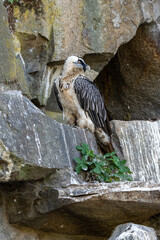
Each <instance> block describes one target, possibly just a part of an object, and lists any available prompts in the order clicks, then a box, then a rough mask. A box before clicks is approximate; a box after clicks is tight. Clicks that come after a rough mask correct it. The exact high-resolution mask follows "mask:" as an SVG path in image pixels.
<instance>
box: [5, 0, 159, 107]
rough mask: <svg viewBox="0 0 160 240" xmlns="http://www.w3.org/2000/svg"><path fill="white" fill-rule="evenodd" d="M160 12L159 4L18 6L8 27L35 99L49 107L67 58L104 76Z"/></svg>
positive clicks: (100, 0) (43, 1) (43, 0)
mask: <svg viewBox="0 0 160 240" xmlns="http://www.w3.org/2000/svg"><path fill="white" fill-rule="evenodd" d="M71 5H72V8H71V7H70V6H71ZM159 9H160V4H159V1H158V0H156V1H144V0H141V1H139V0H134V1H132V0H127V1H126V0H125V1H117V0H113V1H112V2H106V1H104V0H96V1H92V0H89V1H88V0H87V1H86V0H83V1H80V2H79V1H78V2H74V3H73V1H72V0H68V1H64V0H60V1H57V0H54V1H49V0H38V1H36V2H35V1H29V0H25V1H24V0H21V1H19V2H15V3H14V4H13V5H12V6H10V7H8V12H9V13H10V14H9V22H10V27H11V28H12V30H13V31H14V35H15V36H16V37H15V45H16V46H19V47H18V48H16V53H17V54H21V57H22V59H23V63H24V68H25V74H26V78H27V82H28V84H29V89H30V94H31V98H32V99H36V101H37V104H40V105H46V103H47V99H48V98H49V96H50V94H51V88H52V85H53V80H54V77H55V76H56V75H57V73H58V72H59V67H62V65H63V62H64V60H65V59H66V58H67V57H68V56H69V55H78V56H81V57H84V59H85V60H86V62H87V63H88V64H89V65H90V66H91V68H92V69H93V70H95V71H96V72H100V71H101V70H102V68H103V67H104V66H105V65H106V64H107V63H108V61H109V60H110V59H111V58H112V57H113V56H114V55H115V53H116V52H117V50H118V48H119V46H121V45H122V44H124V43H127V42H128V41H129V40H130V39H132V38H133V36H134V35H135V34H136V31H137V29H138V27H139V26H140V25H141V24H142V23H144V22H147V23H151V22H154V21H156V20H157V19H158V17H159V15H160V14H159ZM28 16H29V17H28ZM51 63H52V64H53V65H52V64H51ZM48 65H49V66H50V67H48ZM52 68H53V69H52ZM54 72H55V76H53V77H52V76H51V74H53V73H54ZM48 109H49V110H51V106H50V104H49V107H48ZM52 110H55V109H54V107H52Z"/></svg>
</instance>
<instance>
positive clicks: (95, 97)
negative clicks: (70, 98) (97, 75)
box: [74, 76, 108, 133]
mask: <svg viewBox="0 0 160 240" xmlns="http://www.w3.org/2000/svg"><path fill="white" fill-rule="evenodd" d="M74 90H75V93H76V96H77V98H78V101H79V104H80V106H81V107H82V109H83V110H84V111H85V112H88V115H89V117H90V118H91V120H92V122H93V123H94V124H95V126H96V127H100V128H102V129H103V130H104V131H105V132H106V133H108V128H107V124H106V118H107V113H106V109H105V105H104V101H103V98H102V96H101V94H100V92H99V90H98V88H97V86H96V85H95V84H94V83H93V82H91V81H89V79H88V78H87V77H84V76H79V77H77V78H76V79H75V82H74Z"/></svg>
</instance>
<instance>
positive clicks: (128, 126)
mask: <svg viewBox="0 0 160 240" xmlns="http://www.w3.org/2000/svg"><path fill="white" fill-rule="evenodd" d="M111 126H112V133H113V135H112V142H113V146H114V148H115V150H116V152H117V153H118V155H119V156H121V158H125V159H127V163H128V165H129V167H130V169H131V171H132V172H133V179H134V180H140V181H152V182H159V183H160V159H159V156H160V152H159V151H160V121H155V122H150V121H116V120H114V121H112V122H111ZM151 162H152V163H151Z"/></svg>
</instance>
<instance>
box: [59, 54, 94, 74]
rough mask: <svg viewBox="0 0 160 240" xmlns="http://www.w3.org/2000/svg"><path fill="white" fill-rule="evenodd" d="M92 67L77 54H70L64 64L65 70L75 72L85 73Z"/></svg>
mask: <svg viewBox="0 0 160 240" xmlns="http://www.w3.org/2000/svg"><path fill="white" fill-rule="evenodd" d="M89 69H90V67H89V65H87V64H86V63H85V61H84V60H83V59H82V58H79V57H76V56H70V57H68V58H67V60H66V61H65V64H64V68H63V70H64V71H65V72H68V73H69V72H73V73H78V74H81V73H84V72H85V71H86V70H89Z"/></svg>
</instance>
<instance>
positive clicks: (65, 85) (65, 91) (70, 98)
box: [56, 79, 81, 113]
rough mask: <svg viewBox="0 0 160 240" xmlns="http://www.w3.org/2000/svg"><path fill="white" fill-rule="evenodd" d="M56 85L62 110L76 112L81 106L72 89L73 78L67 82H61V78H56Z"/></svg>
mask: <svg viewBox="0 0 160 240" xmlns="http://www.w3.org/2000/svg"><path fill="white" fill-rule="evenodd" d="M56 85H57V88H58V90H59V98H60V100H61V103H62V106H63V110H64V111H66V110H67V111H71V112H72V113H76V112H78V111H79V110H80V109H81V107H80V105H79V102H78V99H77V96H76V93H75V90H74V80H73V81H72V82H70V83H69V82H62V81H61V79H58V81H57V82H56Z"/></svg>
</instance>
